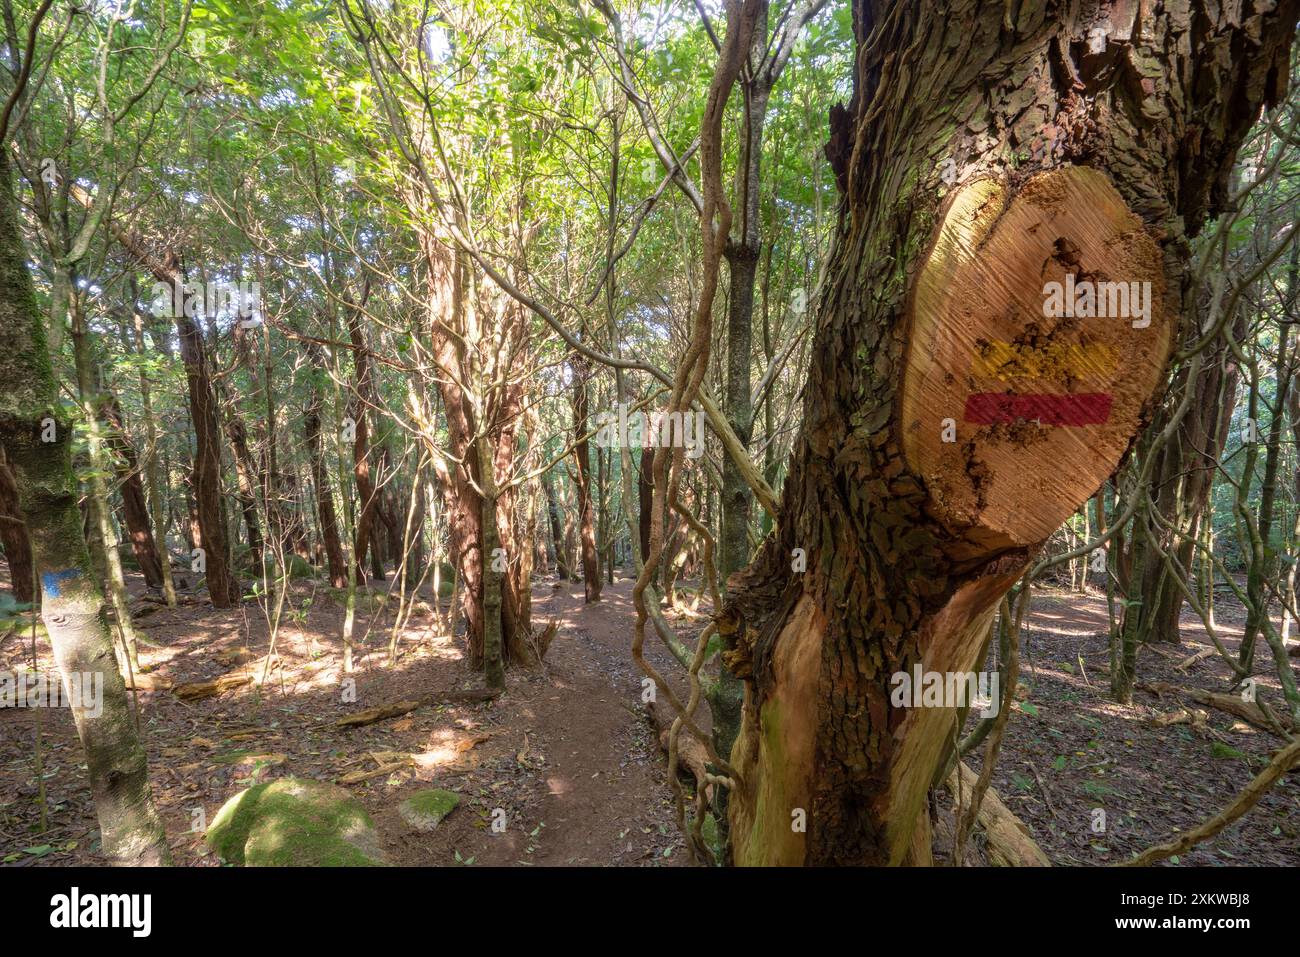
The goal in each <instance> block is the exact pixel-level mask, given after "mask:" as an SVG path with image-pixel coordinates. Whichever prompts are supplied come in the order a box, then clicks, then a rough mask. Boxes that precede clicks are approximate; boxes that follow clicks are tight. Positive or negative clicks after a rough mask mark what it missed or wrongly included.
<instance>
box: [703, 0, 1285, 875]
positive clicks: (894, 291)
mask: <svg viewBox="0 0 1300 957" xmlns="http://www.w3.org/2000/svg"><path fill="white" fill-rule="evenodd" d="M1298 8H1300V4H1297V2H1295V0H1290V2H1282V3H1277V4H1272V3H1270V4H1262V3H1261V4H1259V5H1258V6H1256V5H1255V4H1252V3H1245V4H1241V3H1233V4H1229V5H1227V6H1222V7H1219V6H1212V5H1209V4H1206V3H1203V2H1193V3H1190V4H1185V5H1169V6H1165V7H1159V6H1157V5H1154V4H1139V3H1136V2H1134V3H1119V4H1101V3H1094V2H1089V3H1076V4H1072V5H1069V6H1065V7H1060V8H1057V7H1054V6H1050V5H1049V6H1039V5H1029V4H1023V5H1022V4H1016V3H1011V4H978V3H974V2H958V3H951V4H930V3H920V2H902V3H891V4H887V3H884V2H873V0H855V2H854V4H853V15H854V30H855V37H856V42H857V48H858V56H857V58H856V72H855V77H854V80H855V93H854V97H853V100H852V102H851V103H850V105H849V107H848V109H847V110H846V109H843V108H840V107H837V108H835V109H833V110H832V115H831V126H832V130H831V139H830V143H829V144H828V147H827V151H828V156H829V158H830V159H831V160H832V163H833V165H834V167H835V169H836V175H837V180H838V182H839V184H840V187H841V190H842V192H843V194H844V195H843V206H842V210H841V221H840V227H839V230H838V233H837V236H836V246H835V249H834V251H833V253H832V257H831V261H830V264H829V270H828V277H829V279H828V282H827V288H826V290H825V293H824V295H823V296H822V297H821V299H820V300H819V302H818V303H817V309H818V315H817V321H816V323H815V328H816V330H817V333H816V339H815V342H814V346H813V353H812V360H811V365H810V371H809V381H808V384H807V387H806V388H805V390H804V414H803V424H802V427H801V432H800V435H799V437H798V439H797V440H796V442H795V446H794V452H793V455H792V459H791V464H790V471H789V476H788V478H787V480H786V483H785V486H784V492H783V497H782V503H781V505H782V508H781V518H780V523H779V527H778V531H777V533H776V534H775V535H774V536H773V537H771V538H769V539H768V540H767V542H766V543H765V544H764V547H763V549H762V551H761V552H760V554H759V556H758V558H757V559H756V560H755V562H754V563H753V564H752V565H751V566H750V567H749V568H748V569H746V570H745V571H744V572H742V573H739V574H738V575H736V576H733V579H732V582H731V588H730V594H731V597H730V598H729V600H728V604H727V609H726V611H725V613H724V615H723V616H722V619H721V622H720V625H721V627H722V628H723V629H727V630H730V629H734V630H735V637H736V649H735V651H734V652H731V653H730V655H729V657H730V662H731V664H732V666H733V667H734V668H735V669H736V671H737V673H738V674H741V675H742V676H743V677H745V679H746V701H745V712H744V719H743V722H742V727H741V733H740V737H739V738H738V739H737V742H736V745H735V748H734V749H733V751H732V755H731V762H732V764H733V766H734V767H735V768H736V771H737V773H738V776H739V780H738V782H737V786H736V788H735V789H734V791H733V793H732V795H731V799H730V805H729V816H730V823H731V839H732V848H733V858H734V860H735V861H736V862H738V863H746V864H764V863H791V864H799V863H807V864H900V863H905V862H914V863H924V862H925V861H926V860H927V859H928V856H929V854H928V850H929V849H928V847H927V848H919V849H911V850H909V847H910V845H911V844H912V835H913V831H914V830H915V829H916V826H917V822H918V818H919V817H920V816H921V814H922V813H923V810H924V807H925V795H926V791H927V789H928V787H929V783H930V781H931V780H932V777H933V775H934V773H935V769H936V766H937V765H938V764H939V762H940V761H942V760H943V759H944V757H945V747H946V743H947V742H949V741H950V740H951V736H952V732H953V720H954V709H950V708H911V709H908V708H901V707H900V708H895V707H892V706H891V703H890V692H891V684H892V683H891V677H892V676H893V675H894V674H896V673H899V672H907V671H910V670H911V669H912V667H913V666H914V665H922V666H923V667H924V669H925V670H926V671H937V672H966V671H971V670H973V669H974V668H975V667H977V660H978V654H979V651H980V648H981V644H982V639H983V637H984V635H985V633H986V630H987V624H988V622H989V620H990V617H991V616H992V614H993V612H994V610H995V606H996V604H997V601H998V599H999V598H1000V597H1001V595H1002V594H1003V593H1005V591H1006V590H1007V589H1008V588H1009V587H1010V586H1011V584H1012V583H1013V582H1014V581H1015V580H1016V578H1017V577H1018V576H1019V575H1020V574H1021V572H1022V571H1023V570H1024V568H1025V566H1026V565H1027V563H1028V561H1029V560H1030V557H1031V555H1032V553H1033V552H1034V550H1035V549H1036V548H1037V547H1038V546H1039V545H1040V544H1041V543H1042V542H1043V541H1044V540H1045V539H1046V538H1047V537H1048V536H1049V535H1050V534H1051V533H1052V531H1053V530H1054V529H1055V528H1056V527H1058V526H1059V524H1060V523H1061V522H1063V521H1064V520H1065V519H1066V518H1068V517H1069V515H1070V514H1071V513H1073V512H1074V510H1075V509H1076V508H1077V507H1078V505H1079V503H1080V502H1082V501H1084V500H1085V499H1086V498H1087V497H1088V496H1089V495H1090V494H1091V493H1092V492H1093V491H1095V489H1096V488H1097V487H1098V486H1099V485H1100V484H1101V482H1102V481H1103V480H1104V479H1105V478H1106V477H1107V476H1108V475H1110V474H1111V472H1112V471H1113V470H1114V468H1115V466H1116V465H1117V463H1118V462H1119V460H1120V458H1121V457H1122V455H1123V454H1124V453H1125V451H1126V449H1127V448H1128V446H1129V444H1130V442H1131V440H1132V438H1133V436H1134V435H1135V434H1137V432H1138V430H1139V428H1140V426H1141V424H1142V422H1143V419H1144V416H1145V415H1146V412H1147V408H1146V407H1147V406H1148V405H1149V403H1150V402H1151V400H1152V397H1153V395H1154V394H1155V392H1156V391H1157V389H1158V387H1159V386H1160V384H1161V383H1162V382H1163V381H1164V368H1165V365H1166V363H1167V360H1168V357H1169V354H1170V351H1171V348H1172V344H1173V342H1174V339H1175V328H1174V325H1175V319H1176V317H1177V316H1178V315H1180V314H1181V313H1182V311H1183V309H1182V307H1183V305H1184V302H1185V301H1186V297H1187V296H1188V295H1189V294H1190V293H1191V290H1190V288H1189V287H1190V283H1189V282H1188V279H1187V277H1186V274H1185V273H1186V270H1185V266H1186V263H1187V259H1188V244H1187V241H1186V240H1187V237H1188V236H1189V235H1192V234H1194V233H1195V231H1196V230H1197V229H1198V228H1199V226H1200V225H1201V223H1202V222H1203V221H1204V219H1205V218H1206V217H1207V215H1213V214H1214V213H1215V212H1217V211H1218V210H1219V209H1220V207H1221V206H1222V204H1223V202H1224V201H1225V198H1226V187H1227V176H1228V173H1229V170H1230V169H1231V166H1232V163H1233V161H1234V158H1235V153H1236V149H1237V147H1238V145H1239V143H1240V141H1241V139H1242V138H1243V136H1244V135H1245V133H1246V130H1247V129H1248V127H1249V126H1250V124H1251V123H1252V122H1253V121H1254V119H1255V117H1256V115H1257V113H1258V110H1259V108H1260V106H1261V105H1263V104H1268V105H1271V104H1274V103H1276V102H1277V101H1278V100H1279V99H1280V97H1281V96H1282V95H1283V93H1284V91H1285V85H1286V82H1287V62H1288V60H1287V58H1288V53H1289V48H1290V44H1291V39H1292V36H1291V35H1292V31H1293V28H1294V24H1295V21H1296V15H1297V10H1298ZM1193 79H1194V82H1193ZM1067 277H1069V279H1067ZM1085 280H1091V281H1094V282H1102V281H1116V282H1119V281H1123V282H1130V283H1131V282H1138V283H1149V284H1150V285H1149V287H1145V288H1147V289H1149V300H1148V302H1149V305H1150V307H1151V309H1150V322H1149V324H1148V325H1145V326H1142V327H1135V325H1134V323H1133V322H1130V321H1128V320H1127V319H1125V318H1106V319H1098V318H1086V317H1075V318H1065V317H1052V316H1049V315H1047V310H1045V308H1044V305H1045V294H1046V292H1047V290H1046V288H1045V284H1046V283H1048V282H1060V283H1062V284H1063V285H1064V283H1065V282H1067V281H1078V282H1083V281H1085ZM1139 288H1142V287H1139ZM945 436H947V437H949V438H951V439H952V441H944V438H945ZM796 549H799V550H802V551H796ZM805 560H806V571H802V572H800V571H797V569H799V568H802V567H803V564H802V563H803V562H804V561H805ZM799 809H802V810H803V811H805V812H806V815H807V818H806V820H807V827H806V831H804V830H802V829H800V828H798V827H792V817H793V820H795V821H797V820H798V819H799V816H798V815H797V814H796V813H795V812H797V811H798V810H799Z"/></svg>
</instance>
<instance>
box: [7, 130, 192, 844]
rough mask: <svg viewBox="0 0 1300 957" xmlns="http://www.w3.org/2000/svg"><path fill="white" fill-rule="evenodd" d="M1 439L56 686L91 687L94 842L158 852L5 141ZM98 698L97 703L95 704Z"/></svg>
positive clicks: (86, 724) (162, 839)
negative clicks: (58, 677)
mask: <svg viewBox="0 0 1300 957" xmlns="http://www.w3.org/2000/svg"><path fill="white" fill-rule="evenodd" d="M0 181H2V182H0V382H4V383H5V387H4V388H3V389H0V444H3V445H4V448H5V454H6V456H7V458H8V460H9V462H10V463H11V465H12V468H13V472H14V477H15V480H16V482H17V486H18V495H19V506H20V509H21V511H22V514H23V517H24V520H25V521H26V523H27V530H28V533H29V534H30V536H31V541H32V551H33V558H34V560H35V566H36V568H37V570H38V571H39V572H40V575H41V579H42V581H43V583H44V587H43V589H42V591H43V596H42V599H43V600H42V608H41V616H42V618H43V619H44V621H45V625H46V628H47V629H48V630H49V635H50V642H51V644H52V646H53V649H54V658H55V661H56V662H57V663H58V666H59V671H60V672H61V673H62V676H63V681H64V684H65V688H66V687H68V686H69V684H70V683H71V682H73V681H77V682H78V683H79V684H81V685H82V686H83V687H85V686H86V685H85V682H86V681H87V680H88V681H89V682H90V683H91V684H90V687H91V688H92V689H97V690H98V691H99V694H98V695H97V696H95V697H94V698H93V700H87V698H79V699H77V700H76V701H75V702H74V707H73V708H72V716H73V720H74V722H75V723H76V726H77V733H78V735H79V736H80V738H81V743H82V746H83V747H84V748H85V752H86V767H87V771H88V773H89V777H90V790H91V794H92V795H93V796H94V799H95V808H96V811H97V813H98V816H99V824H100V830H101V834H102V846H103V850H104V853H105V854H106V855H107V856H108V857H109V858H110V859H112V860H114V861H117V862H119V863H126V864H167V863H170V858H169V854H168V850H167V839H166V835H165V834H164V833H163V828H162V822H161V820H160V819H159V817H158V814H157V812H156V811H155V810H154V805H153V798H152V795H151V794H150V790H149V778H148V767H147V765H146V761H145V752H144V748H143V747H142V746H141V744H140V739H139V737H138V736H137V734H136V729H135V722H134V721H133V720H132V717H131V713H130V709H129V706H128V702H127V695H126V686H125V683H124V682H123V680H122V676H121V674H120V673H119V672H118V670H117V664H116V659H115V658H114V654H113V640H112V637H111V636H110V634H109V631H108V627H107V624H106V622H105V620H104V616H103V596H102V595H101V593H100V591H99V588H98V587H97V585H96V584H95V582H94V579H93V578H92V577H91V574H90V556H89V553H88V552H87V550H86V541H85V539H84V538H83V537H82V531H81V516H80V513H79V511H78V509H77V491H76V484H75V482H74V480H73V476H72V469H71V461H72V440H73V430H72V423H71V421H69V419H68V418H67V416H66V414H65V413H64V412H63V411H62V409H61V408H60V404H59V391H58V387H57V385H56V383H55V380H54V372H53V369H52V368H51V365H50V360H49V355H48V352H47V346H46V341H45V330H44V327H43V324H42V322H41V317H40V314H39V312H38V311H37V306H36V295H35V292H34V290H33V288H32V281H31V274H30V273H29V272H28V268H27V257H26V255H25V253H24V250H23V246H22V240H21V237H20V235H19V232H18V221H17V214H16V205H17V204H16V201H15V199H14V194H13V191H12V184H11V182H10V173H9V155H8V149H7V148H6V149H4V150H0ZM96 706H98V707H96Z"/></svg>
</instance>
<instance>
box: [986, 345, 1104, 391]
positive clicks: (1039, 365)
mask: <svg viewBox="0 0 1300 957" xmlns="http://www.w3.org/2000/svg"><path fill="white" fill-rule="evenodd" d="M1118 364H1119V354H1118V353H1117V352H1116V351H1115V348H1114V347H1113V346H1111V345H1108V344H1107V343H1104V342H1094V343H1089V344H1087V345H1084V344H1082V343H1077V342H1076V343H1059V342H1052V343H1049V344H1047V345H1046V346H1032V345H1025V344H1020V343H1013V342H1007V341H1006V340H1005V339H995V340H993V341H992V342H990V343H988V344H987V345H985V346H983V347H981V348H980V350H979V351H978V352H977V353H976V355H975V361H974V362H973V363H972V364H971V374H972V375H974V376H976V377H978V378H981V379H998V380H999V381H1002V382H1009V381H1010V380H1012V379H1053V380H1055V381H1058V382H1059V381H1060V380H1062V379H1065V378H1067V377H1068V378H1073V379H1106V378H1109V377H1110V376H1111V375H1112V374H1113V373H1114V371H1115V367H1116V366H1117V365H1118Z"/></svg>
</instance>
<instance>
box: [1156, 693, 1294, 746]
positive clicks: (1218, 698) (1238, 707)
mask: <svg viewBox="0 0 1300 957" xmlns="http://www.w3.org/2000/svg"><path fill="white" fill-rule="evenodd" d="M1138 687H1139V688H1141V689H1142V690H1143V691H1149V692H1151V693H1152V694H1154V695H1157V696H1159V695H1166V694H1177V695H1186V696H1187V697H1189V698H1191V699H1192V700H1193V701H1195V702H1196V703H1197V704H1203V705H1208V706H1209V707H1211V708H1215V709H1217V710H1219V711H1223V712H1226V713H1228V714H1231V715H1235V716H1236V717H1238V718H1241V719H1242V720H1243V721H1248V722H1250V723H1251V724H1253V725H1254V726H1255V727H1257V728H1259V729H1260V730H1262V731H1268V732H1269V733H1271V734H1276V735H1278V736H1279V737H1283V738H1285V737H1286V732H1288V731H1290V730H1291V726H1290V720H1289V719H1288V718H1287V717H1286V715H1278V716H1277V723H1278V724H1280V725H1281V726H1282V727H1281V729H1280V730H1279V729H1278V728H1277V727H1276V726H1275V725H1274V723H1273V722H1272V721H1270V720H1269V718H1268V715H1266V714H1265V713H1264V709H1262V708H1261V707H1260V706H1259V705H1257V704H1253V703H1252V702H1250V701H1244V700H1242V699H1241V698H1239V697H1237V696H1236V695H1230V694H1216V693H1215V692H1213V691H1206V690H1204V689H1202V688H1180V687H1178V685H1171V684H1169V682H1167V681H1146V682H1143V683H1141V684H1139V685H1138Z"/></svg>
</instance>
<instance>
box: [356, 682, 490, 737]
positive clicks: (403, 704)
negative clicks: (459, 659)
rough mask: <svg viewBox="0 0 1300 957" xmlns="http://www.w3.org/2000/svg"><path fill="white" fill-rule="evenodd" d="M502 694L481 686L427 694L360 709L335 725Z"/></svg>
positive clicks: (357, 726) (362, 723)
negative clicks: (469, 689) (465, 689)
mask: <svg viewBox="0 0 1300 957" xmlns="http://www.w3.org/2000/svg"><path fill="white" fill-rule="evenodd" d="M500 694H501V692H500V691H489V690H487V689H483V688H480V689H474V690H471V691H446V692H443V693H441V694H432V695H425V696H424V697H423V698H409V699H407V700H405V701H394V702H392V703H390V704H381V705H379V706H378V707H374V708H367V709H366V710H365V711H358V712H357V713H356V714H350V715H348V716H347V717H346V718H340V719H339V720H338V721H335V722H334V727H336V728H359V727H361V726H362V725H367V724H374V723H375V722H376V721H383V720H385V719H387V718H396V717H399V716H401V715H404V714H409V713H410V712H412V711H414V710H415V709H416V708H423V707H427V706H428V705H433V704H468V703H472V702H476V701H491V700H492V699H493V698H496V697H498V696H499V695H500Z"/></svg>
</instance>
